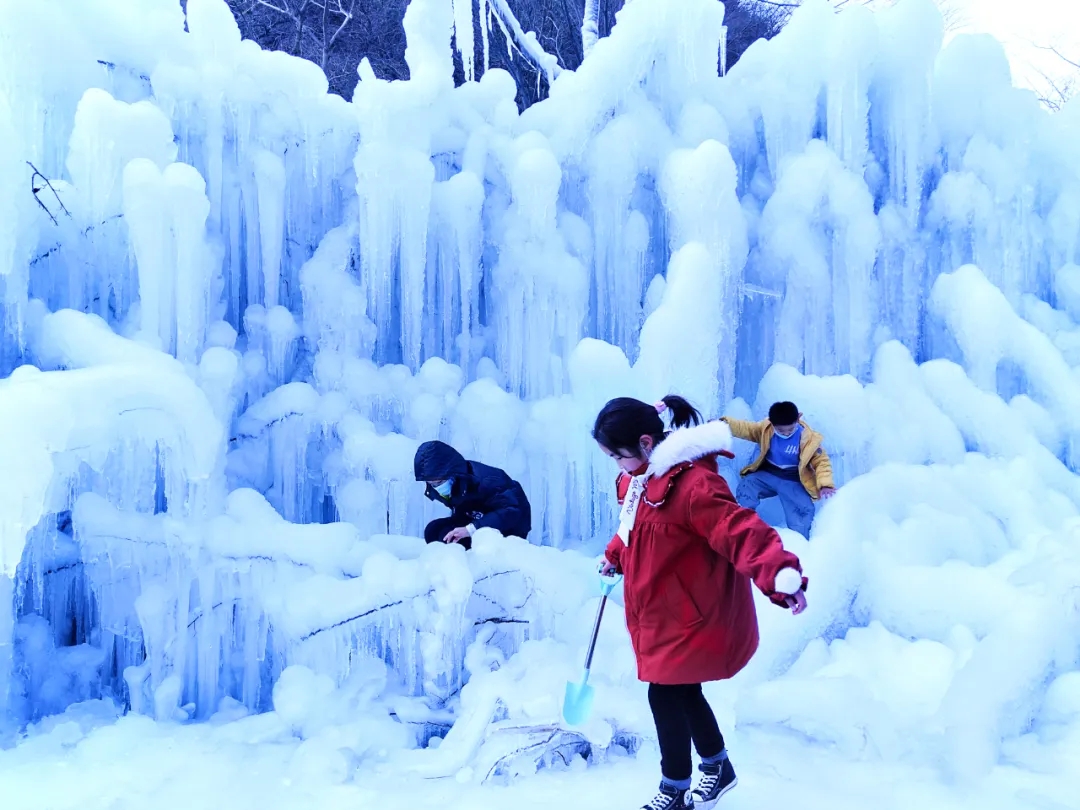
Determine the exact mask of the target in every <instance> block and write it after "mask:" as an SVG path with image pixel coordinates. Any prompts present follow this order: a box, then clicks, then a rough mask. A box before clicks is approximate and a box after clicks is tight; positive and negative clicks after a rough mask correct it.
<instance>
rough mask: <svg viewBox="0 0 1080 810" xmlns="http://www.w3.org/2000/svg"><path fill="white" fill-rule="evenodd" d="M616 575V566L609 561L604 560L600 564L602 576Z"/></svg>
mask: <svg viewBox="0 0 1080 810" xmlns="http://www.w3.org/2000/svg"><path fill="white" fill-rule="evenodd" d="M614 573H615V566H614V565H612V564H611V563H610V562H609V561H608V560H604V561H603V562H602V563H600V576H602V577H610V576H611V575H612V574H614Z"/></svg>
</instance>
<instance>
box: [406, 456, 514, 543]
mask: <svg viewBox="0 0 1080 810" xmlns="http://www.w3.org/2000/svg"><path fill="white" fill-rule="evenodd" d="M413 469H414V471H415V473H416V480H417V481H444V480H446V479H447V478H453V479H454V486H453V489H452V490H451V491H450V497H449V498H443V497H442V496H441V495H439V493H438V492H436V491H435V489H434V488H433V487H432V486H431V485H430V484H428V486H427V489H426V490H424V494H425V495H426V496H427V497H428V498H430V499H431V500H433V501H437V502H439V503H442V504H445V505H446V506H449V507H450V509H451V510H453V513H454V514H455V515H458V516H461V517H467V518H468V519H469V522H471V523H472V524H473V525H474V526H476V528H478V529H485V528H490V529H497V530H498V531H500V532H501V533H502V534H504V535H507V536H514V537H527V536H528V534H529V531H530V530H531V529H532V508H531V507H530V506H529V499H528V498H527V497H526V496H525V490H524V489H522V488H521V484H519V483H518V482H517V481H515V480H514V479H513V478H511V477H510V476H509V475H507V474H506V473H505V472H503V471H502V470H500V469H499V468H498V467H489V466H488V465H486V464H481V463H480V462H478V461H466V460H465V457H464V456H462V455H461V453H459V452H458V451H457V450H455V449H454V448H453V447H451V446H450V445H448V444H444V443H443V442H424V443H423V444H422V445H420V448H419V449H418V450H417V451H416V458H415V459H414V460H413Z"/></svg>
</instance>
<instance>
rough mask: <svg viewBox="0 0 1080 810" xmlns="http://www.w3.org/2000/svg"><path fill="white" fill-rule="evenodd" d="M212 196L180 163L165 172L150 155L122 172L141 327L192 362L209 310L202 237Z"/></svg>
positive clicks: (207, 256)
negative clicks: (134, 261) (137, 269)
mask: <svg viewBox="0 0 1080 810" xmlns="http://www.w3.org/2000/svg"><path fill="white" fill-rule="evenodd" d="M209 213H210V203H209V201H208V200H207V198H206V184H205V183H204V182H203V179H202V177H201V176H200V175H199V173H198V172H197V171H196V170H195V169H194V168H192V167H191V166H188V165H187V164H184V163H173V164H171V165H170V166H168V167H166V169H165V171H164V172H160V171H158V168H157V166H155V165H154V164H153V163H151V162H150V161H148V160H135V161H132V162H131V163H130V164H128V167H127V169H125V171H124V216H125V218H126V219H127V222H128V229H129V232H130V234H131V241H132V246H133V248H134V252H135V257H136V260H137V261H138V265H139V291H140V297H141V299H142V318H143V324H142V325H143V333H144V334H145V335H147V336H148V337H151V338H156V340H157V342H158V344H159V345H160V346H161V348H162V349H163V350H164V351H167V352H170V353H172V354H174V355H175V356H176V357H177V359H179V360H181V361H183V362H187V363H194V362H196V361H197V360H198V354H199V351H200V350H201V348H202V345H203V342H204V341H205V337H206V328H207V326H208V324H209V317H210V294H211V281H212V279H213V275H214V273H213V267H212V262H213V257H212V253H211V251H210V249H209V246H208V245H207V243H206V218H207V215H208V214H209Z"/></svg>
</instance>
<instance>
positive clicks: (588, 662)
mask: <svg viewBox="0 0 1080 810" xmlns="http://www.w3.org/2000/svg"><path fill="white" fill-rule="evenodd" d="M607 598H608V595H607V594H606V593H605V594H604V596H603V597H602V598H601V599H600V609H599V610H597V611H596V622H595V623H594V624H593V629H592V639H590V641H589V652H588V654H587V655H586V656H585V677H588V673H589V670H590V669H592V659H593V653H594V652H596V639H597V638H598V637H599V636H600V620H601V619H603V618H604V608H605V607H606V606H607Z"/></svg>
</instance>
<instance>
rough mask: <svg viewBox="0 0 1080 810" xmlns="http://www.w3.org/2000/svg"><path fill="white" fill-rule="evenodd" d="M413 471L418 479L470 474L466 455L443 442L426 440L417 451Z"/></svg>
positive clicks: (456, 476)
mask: <svg viewBox="0 0 1080 810" xmlns="http://www.w3.org/2000/svg"><path fill="white" fill-rule="evenodd" d="M413 471H414V472H415V473H416V480H417V481H445V480H446V479H447V478H460V477H461V476H463V475H468V474H469V465H468V462H466V461H465V457H464V456H463V455H461V453H459V452H458V451H457V450H455V449H454V448H453V447H451V446H450V445H448V444H444V443H443V442H424V443H423V444H422V445H420V448H419V449H418V450H417V451H416V458H414V459H413Z"/></svg>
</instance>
